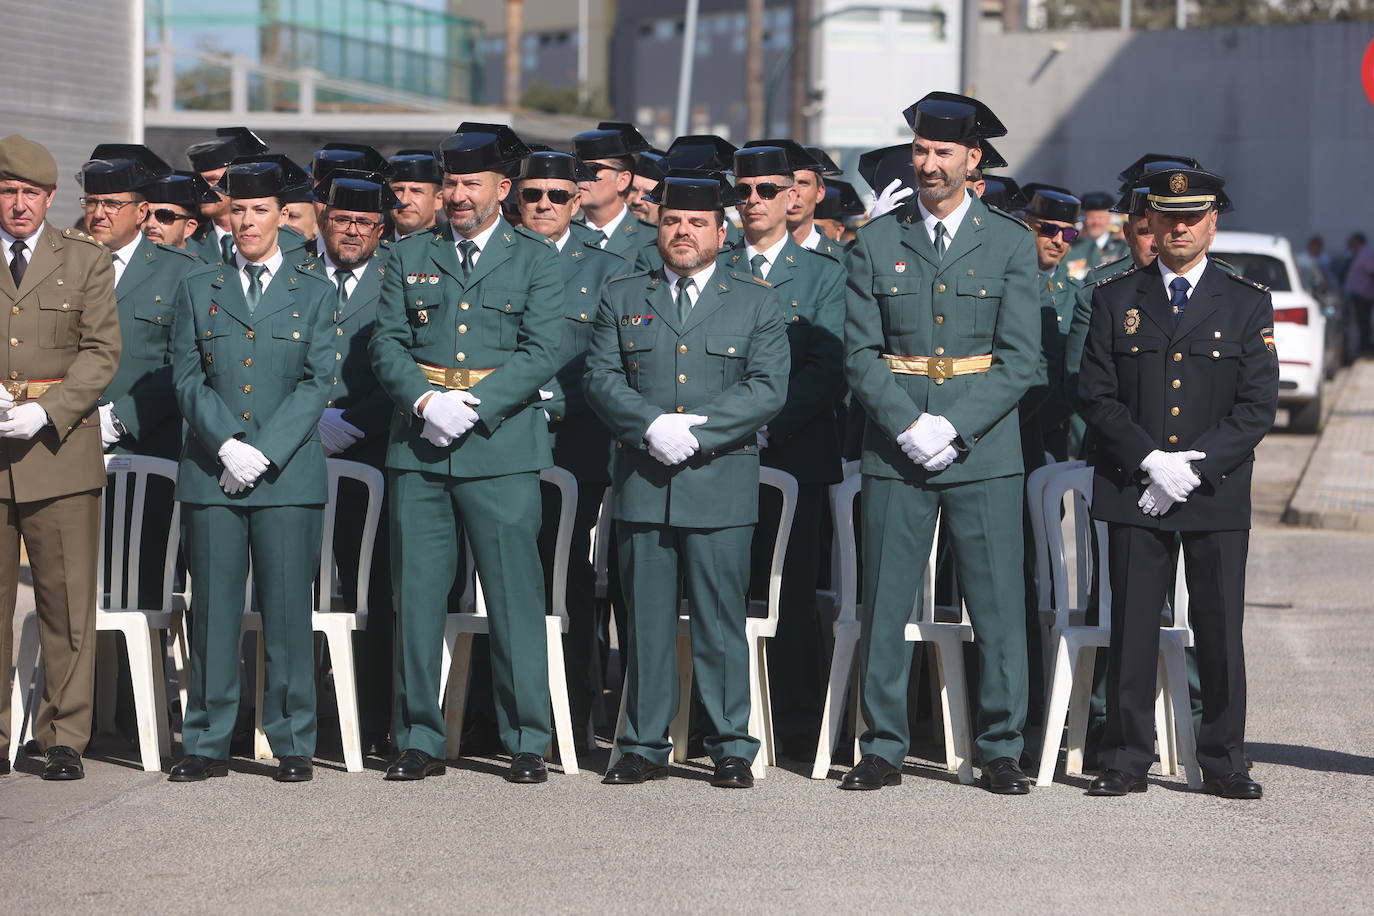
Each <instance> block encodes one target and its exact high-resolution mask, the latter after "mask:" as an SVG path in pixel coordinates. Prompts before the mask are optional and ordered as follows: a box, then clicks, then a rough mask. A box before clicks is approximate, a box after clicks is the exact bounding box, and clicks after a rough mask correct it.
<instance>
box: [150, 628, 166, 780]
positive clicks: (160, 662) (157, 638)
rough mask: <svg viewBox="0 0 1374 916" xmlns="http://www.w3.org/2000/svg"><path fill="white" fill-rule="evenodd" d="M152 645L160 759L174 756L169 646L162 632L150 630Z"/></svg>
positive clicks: (154, 708) (154, 702)
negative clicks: (169, 689)
mask: <svg viewBox="0 0 1374 916" xmlns="http://www.w3.org/2000/svg"><path fill="white" fill-rule="evenodd" d="M148 640H149V642H150V643H151V645H152V649H153V651H152V665H153V712H154V713H155V715H156V717H157V752H158V755H159V756H160V757H170V756H172V716H171V713H170V712H169V711H168V709H167V660H166V657H165V656H166V654H167V646H166V644H165V643H164V642H163V638H162V630H160V629H154V628H152V627H149V628H148Z"/></svg>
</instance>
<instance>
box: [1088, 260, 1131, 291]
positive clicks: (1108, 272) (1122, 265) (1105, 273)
mask: <svg viewBox="0 0 1374 916" xmlns="http://www.w3.org/2000/svg"><path fill="white" fill-rule="evenodd" d="M1134 265H1135V261H1133V260H1131V256H1130V255H1129V254H1127V255H1122V256H1121V257H1119V258H1115V259H1113V260H1111V261H1108V262H1107V263H1106V264H1099V265H1097V266H1096V267H1094V268H1093V269H1092V270H1090V271H1088V272H1087V273H1086V274H1084V275H1083V282H1084V284H1085V285H1089V280H1088V278H1089V277H1091V276H1092V275H1093V274H1100V275H1101V276H1099V277H1098V278H1097V280H1101V279H1103V278H1105V277H1112V276H1115V275H1116V273H1117V271H1118V270H1125V269H1126V268H1127V267H1133V266H1134ZM1097 280H1092V281H1091V283H1092V284H1095V283H1097Z"/></svg>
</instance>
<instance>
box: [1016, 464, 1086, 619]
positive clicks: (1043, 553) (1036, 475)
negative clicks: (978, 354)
mask: <svg viewBox="0 0 1374 916" xmlns="http://www.w3.org/2000/svg"><path fill="white" fill-rule="evenodd" d="M1081 467H1086V463H1085V462H1083V461H1060V462H1056V463H1054V464H1046V465H1043V466H1041V467H1038V468H1036V469H1035V470H1033V471H1031V472H1030V476H1029V477H1027V478H1026V511H1027V513H1028V514H1029V515H1030V527H1031V540H1032V542H1033V544H1034V547H1035V596H1036V607H1037V609H1039V610H1041V611H1048V610H1052V609H1053V608H1054V590H1053V586H1052V583H1051V578H1050V551H1049V545H1048V543H1047V542H1046V540H1045V529H1046V524H1047V520H1046V519H1047V517H1046V515H1045V508H1044V496H1045V485H1046V484H1048V483H1049V482H1050V481H1051V480H1052V479H1053V478H1054V477H1056V476H1057V475H1059V474H1062V473H1063V472H1064V471H1069V470H1073V469H1074V468H1081ZM1053 517H1054V519H1055V521H1056V522H1057V521H1058V520H1059V513H1058V511H1056V512H1055V513H1054V516H1053Z"/></svg>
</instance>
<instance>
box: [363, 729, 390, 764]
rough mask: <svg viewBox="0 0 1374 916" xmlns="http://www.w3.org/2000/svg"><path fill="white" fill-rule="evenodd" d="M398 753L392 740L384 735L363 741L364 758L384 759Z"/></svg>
mask: <svg viewBox="0 0 1374 916" xmlns="http://www.w3.org/2000/svg"><path fill="white" fill-rule="evenodd" d="M394 753H396V746H395V745H394V744H392V743H391V739H390V738H388V737H386V736H385V735H383V736H382V737H380V738H364V739H363V756H364V757H381V758H383V759H385V758H387V757H390V756H391V755H392V754H394Z"/></svg>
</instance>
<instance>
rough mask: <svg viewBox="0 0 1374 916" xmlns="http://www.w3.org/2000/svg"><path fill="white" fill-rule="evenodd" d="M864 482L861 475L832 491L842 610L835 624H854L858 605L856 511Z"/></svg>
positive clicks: (847, 478) (837, 485)
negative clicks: (843, 621) (838, 622)
mask: <svg viewBox="0 0 1374 916" xmlns="http://www.w3.org/2000/svg"><path fill="white" fill-rule="evenodd" d="M862 484H863V478H862V477H860V476H859V475H858V474H855V475H853V476H850V477H846V478H845V479H844V481H843V482H841V483H837V484H835V485H834V486H833V487H831V488H830V514H831V517H832V518H833V519H834V527H835V535H834V537H835V550H836V553H837V555H838V562H837V566H838V567H839V575H838V577H837V578H836V579H835V582H834V586H835V591H836V593H837V594H838V596H839V610H838V611H837V612H836V614H835V620H836V621H841V620H854V619H855V618H856V617H857V606H858V601H859V581H858V580H859V555H858V550H857V549H856V546H855V544H856V541H855V537H854V515H855V512H854V509H855V506H856V505H857V504H858V499H859V488H860V486H861V485H862Z"/></svg>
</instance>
